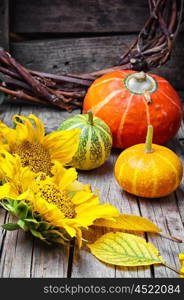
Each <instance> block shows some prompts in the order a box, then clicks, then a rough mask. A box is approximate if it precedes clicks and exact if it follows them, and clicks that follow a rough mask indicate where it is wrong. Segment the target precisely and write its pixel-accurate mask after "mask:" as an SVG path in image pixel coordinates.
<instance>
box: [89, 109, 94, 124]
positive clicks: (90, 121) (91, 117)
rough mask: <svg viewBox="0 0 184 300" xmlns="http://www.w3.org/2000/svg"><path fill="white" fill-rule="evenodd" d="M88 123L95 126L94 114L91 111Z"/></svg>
mask: <svg viewBox="0 0 184 300" xmlns="http://www.w3.org/2000/svg"><path fill="white" fill-rule="evenodd" d="M88 123H89V124H90V125H93V113H92V111H91V110H90V111H88Z"/></svg>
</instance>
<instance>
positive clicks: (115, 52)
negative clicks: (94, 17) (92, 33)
mask: <svg viewBox="0 0 184 300" xmlns="http://www.w3.org/2000/svg"><path fill="white" fill-rule="evenodd" d="M135 37H136V36H135V35H123V36H107V37H94V38H73V39H69V38H64V39H55V40H51V39H50V40H31V41H27V42H14V43H13V44H12V54H13V55H14V56H15V58H16V59H17V60H18V61H19V62H20V63H22V64H23V65H25V66H27V67H28V68H31V69H37V70H39V71H45V72H53V73H61V74H62V73H63V74H66V73H78V74H80V73H88V72H92V71H96V70H99V69H102V68H107V67H110V66H113V65H115V64H117V63H118V59H119V57H120V55H121V54H122V53H124V52H125V51H126V50H127V47H128V46H130V44H131V43H132V41H133V40H134V39H135ZM153 72H154V73H157V74H159V75H160V76H163V77H165V78H166V79H167V80H169V81H170V82H171V84H173V86H174V87H175V88H176V89H178V90H182V89H183V77H184V36H182V34H181V35H180V36H179V37H178V39H177V41H176V44H175V48H174V50H173V52H172V57H171V59H170V61H169V62H168V63H167V64H166V65H164V66H163V67H162V68H160V69H159V68H158V69H157V70H153Z"/></svg>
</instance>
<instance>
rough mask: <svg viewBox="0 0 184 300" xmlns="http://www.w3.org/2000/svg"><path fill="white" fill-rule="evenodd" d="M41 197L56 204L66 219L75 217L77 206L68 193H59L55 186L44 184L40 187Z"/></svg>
mask: <svg viewBox="0 0 184 300" xmlns="http://www.w3.org/2000/svg"><path fill="white" fill-rule="evenodd" d="M39 190H40V193H41V197H42V198H43V199H45V200H46V201H47V202H49V203H52V204H54V205H55V206H57V208H59V210H60V211H62V213H63V214H64V215H65V217H66V218H69V219H72V218H74V217H75V206H74V204H73V203H72V201H71V199H70V198H69V197H68V196H67V194H66V192H64V191H59V190H58V189H57V188H56V187H55V185H52V184H44V185H42V186H41V187H40V189H39Z"/></svg>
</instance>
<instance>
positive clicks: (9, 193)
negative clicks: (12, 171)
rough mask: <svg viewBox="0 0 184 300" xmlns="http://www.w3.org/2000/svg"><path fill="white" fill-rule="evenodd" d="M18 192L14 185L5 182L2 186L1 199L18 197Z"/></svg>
mask: <svg viewBox="0 0 184 300" xmlns="http://www.w3.org/2000/svg"><path fill="white" fill-rule="evenodd" d="M17 196H18V194H17V193H16V191H15V190H14V189H13V187H12V185H11V184H10V183H9V182H8V183H4V184H3V185H2V186H0V200H3V199H6V198H11V199H16V198H17Z"/></svg>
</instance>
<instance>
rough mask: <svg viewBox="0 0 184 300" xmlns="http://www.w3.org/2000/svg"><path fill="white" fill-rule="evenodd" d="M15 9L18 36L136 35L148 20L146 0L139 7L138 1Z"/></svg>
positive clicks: (78, 1) (27, 4) (43, 1)
mask: <svg viewBox="0 0 184 300" xmlns="http://www.w3.org/2000/svg"><path fill="white" fill-rule="evenodd" d="M12 5H13V6H12V16H11V18H12V19H11V20H12V31H14V32H16V33H35V32H39V33H80V32H83V33H84V32H87V33H89V32H90V33H92V32H98V33H102V32H137V31H138V30H140V29H141V27H142V26H143V24H144V22H145V21H146V18H147V17H148V1H147V0H142V1H139V5H138V4H137V1H136V0H129V1H128V2H127V1H122V0H116V1H113V0H108V1H106V0H88V1H85V0H69V1H68V0H62V1H60V0H52V1H50V0H40V1H37V0H33V1H24V0H17V1H13V3H12ZM135 19H136V22H135ZM33 20H34V21H33ZM127 24H128V26H127Z"/></svg>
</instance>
